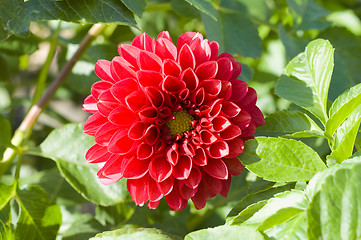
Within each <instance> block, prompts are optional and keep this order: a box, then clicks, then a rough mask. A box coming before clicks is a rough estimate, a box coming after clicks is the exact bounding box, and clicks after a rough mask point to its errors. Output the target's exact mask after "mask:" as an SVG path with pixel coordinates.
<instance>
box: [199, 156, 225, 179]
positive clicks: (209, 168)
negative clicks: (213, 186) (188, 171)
mask: <svg viewBox="0 0 361 240" xmlns="http://www.w3.org/2000/svg"><path fill="white" fill-rule="evenodd" d="M203 170H204V171H206V172H207V173H208V174H209V175H211V176H212V177H214V178H217V179H221V180H225V179H227V178H228V169H227V165H226V164H225V163H224V162H223V161H222V159H208V163H207V165H206V166H204V167H203Z"/></svg>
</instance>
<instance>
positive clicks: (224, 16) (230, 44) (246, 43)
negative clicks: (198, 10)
mask: <svg viewBox="0 0 361 240" xmlns="http://www.w3.org/2000/svg"><path fill="white" fill-rule="evenodd" d="M202 21H203V24H204V27H205V29H206V33H207V37H208V38H209V39H210V40H213V41H217V42H218V43H219V47H220V51H221V52H228V53H230V54H238V55H241V56H244V57H252V58H258V57H260V56H261V54H262V42H261V39H260V37H259V35H258V30H257V26H256V25H255V24H254V23H253V22H252V21H251V20H250V19H249V18H247V17H246V16H245V15H243V14H239V13H226V12H221V11H219V12H218V15H217V21H215V20H214V19H212V18H211V17H209V16H208V15H205V14H202ZM235 23H237V24H235Z"/></svg>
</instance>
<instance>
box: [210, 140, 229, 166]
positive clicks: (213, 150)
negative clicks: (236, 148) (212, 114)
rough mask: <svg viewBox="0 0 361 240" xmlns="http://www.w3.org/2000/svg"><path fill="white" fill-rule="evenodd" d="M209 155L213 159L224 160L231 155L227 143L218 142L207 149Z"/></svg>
mask: <svg viewBox="0 0 361 240" xmlns="http://www.w3.org/2000/svg"><path fill="white" fill-rule="evenodd" d="M206 152H207V155H208V156H210V157H211V158H216V159H218V158H223V157H225V156H227V155H228V154H229V153H230V150H229V146H228V144H227V143H226V142H225V141H222V140H218V141H216V142H214V143H212V144H211V145H208V146H207V147H206ZM207 165H208V164H207Z"/></svg>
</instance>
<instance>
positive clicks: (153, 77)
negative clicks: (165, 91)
mask: <svg viewBox="0 0 361 240" xmlns="http://www.w3.org/2000/svg"><path fill="white" fill-rule="evenodd" d="M137 77H138V80H139V84H140V85H141V86H143V87H148V86H155V87H158V86H159V85H160V83H161V82H162V81H163V76H162V74H161V73H159V72H156V71H151V70H139V71H138V72H137Z"/></svg>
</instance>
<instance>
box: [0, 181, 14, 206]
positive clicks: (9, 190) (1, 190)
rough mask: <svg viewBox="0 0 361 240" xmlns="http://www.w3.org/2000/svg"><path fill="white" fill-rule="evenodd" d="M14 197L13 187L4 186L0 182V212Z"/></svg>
mask: <svg viewBox="0 0 361 240" xmlns="http://www.w3.org/2000/svg"><path fill="white" fill-rule="evenodd" d="M14 197H15V186H14V185H6V184H4V183H1V182H0V210H1V209H3V208H4V207H5V206H6V205H7V204H8V202H9V201H10V200H11V199H12V198H14Z"/></svg>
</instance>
